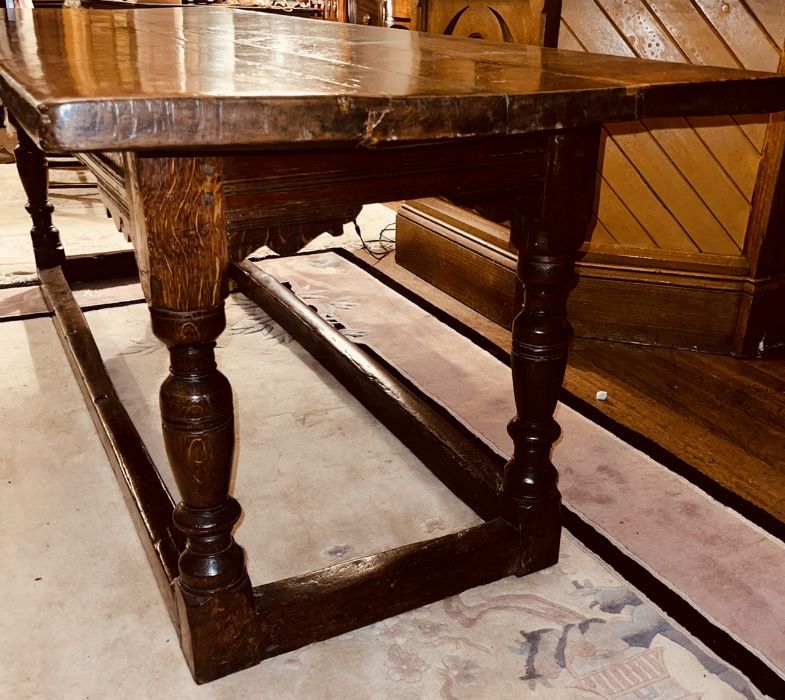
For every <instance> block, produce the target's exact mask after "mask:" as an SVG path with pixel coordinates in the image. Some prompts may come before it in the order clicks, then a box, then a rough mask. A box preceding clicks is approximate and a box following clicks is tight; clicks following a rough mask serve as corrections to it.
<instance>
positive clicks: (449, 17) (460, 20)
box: [420, 0, 546, 44]
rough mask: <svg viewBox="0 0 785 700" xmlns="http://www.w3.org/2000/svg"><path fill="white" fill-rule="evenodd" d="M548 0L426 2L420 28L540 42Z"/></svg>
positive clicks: (452, 0)
mask: <svg viewBox="0 0 785 700" xmlns="http://www.w3.org/2000/svg"><path fill="white" fill-rule="evenodd" d="M545 3H546V0H495V1H494V2H484V1H477V0H438V2H428V3H426V4H425V5H424V13H423V15H424V16H423V24H422V27H420V28H421V29H423V30H424V31H427V32H434V33H437V34H448V35H452V36H466V37H473V38H476V39H489V40H491V41H506V42H510V43H518V44H540V43H542V37H541V25H542V21H541V14H542V11H543V6H544V5H545Z"/></svg>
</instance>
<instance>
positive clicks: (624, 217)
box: [559, 0, 785, 255]
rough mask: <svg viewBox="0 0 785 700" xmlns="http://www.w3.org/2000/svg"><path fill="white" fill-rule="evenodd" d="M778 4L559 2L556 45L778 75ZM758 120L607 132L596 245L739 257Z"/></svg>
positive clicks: (783, 19) (761, 125)
mask: <svg viewBox="0 0 785 700" xmlns="http://www.w3.org/2000/svg"><path fill="white" fill-rule="evenodd" d="M783 43H785V1H783V0H724V1H723V2H718V1H717V0H563V5H562V14H561V31H560V37H559V46H560V47H562V48H571V49H576V50H584V51H591V52H596V53H612V54H618V55H630V56H633V55H635V56H640V57H642V58H651V59H658V60H670V61H680V62H691V63H705V64H713V65H722V66H738V67H745V68H752V69H758V70H777V66H778V64H779V60H780V56H781V53H782V46H783ZM766 123H767V119H766V118H764V117H757V118H756V117H752V118H744V119H741V118H738V119H737V118H734V117H732V116H728V117H720V118H706V119H702V118H701V119H698V118H695V119H693V118H690V119H689V120H687V119H669V120H663V119H658V120H647V121H646V122H643V123H641V122H638V123H635V124H633V125H615V126H613V127H608V128H606V152H605V159H604V163H603V165H602V169H601V175H602V177H601V181H600V188H599V205H598V229H597V231H596V233H595V234H593V235H596V239H595V238H593V240H597V241H598V242H599V241H600V240H602V241H603V242H606V241H608V240H613V241H616V242H617V243H619V244H621V245H625V246H634V247H643V248H661V249H663V250H672V251H683V252H701V253H713V254H724V255H738V254H740V253H741V250H742V249H743V246H744V238H745V233H746V228H747V222H748V219H749V214H750V201H751V199H752V193H753V190H754V187H755V181H756V176H757V171H758V166H759V163H760V154H761V150H762V148H763V143H764V137H765V131H766Z"/></svg>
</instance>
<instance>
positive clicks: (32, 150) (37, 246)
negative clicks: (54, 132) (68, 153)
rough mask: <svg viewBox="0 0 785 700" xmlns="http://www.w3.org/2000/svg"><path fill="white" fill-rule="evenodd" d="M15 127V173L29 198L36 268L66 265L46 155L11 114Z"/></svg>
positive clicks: (28, 207) (31, 234)
mask: <svg viewBox="0 0 785 700" xmlns="http://www.w3.org/2000/svg"><path fill="white" fill-rule="evenodd" d="M8 116H9V121H10V122H11V124H13V125H14V128H15V129H16V135H17V145H16V148H15V149H14V156H15V158H16V169H17V171H18V172H19V179H20V180H21V181H22V187H24V190H25V194H26V195H27V206H26V207H25V209H27V212H28V213H29V214H30V218H31V219H32V220H33V228H32V229H30V236H31V238H32V239H33V252H34V254H35V264H36V266H37V267H38V268H39V269H41V270H46V269H48V268H51V267H57V266H58V265H62V264H63V263H64V262H65V251H64V250H63V244H62V243H61V242H60V232H59V231H58V230H57V229H56V228H55V227H54V225H53V224H52V212H53V211H54V207H53V206H52V203H51V202H50V201H49V168H48V166H47V163H46V154H45V153H44V152H43V151H42V150H41V149H40V148H38V146H36V145H35V143H33V140H32V139H31V138H30V137H29V136H28V135H27V132H26V131H25V130H24V129H22V127H21V126H19V124H18V123H17V121H16V120H15V119H14V117H13V116H12V115H11V114H9V115H8Z"/></svg>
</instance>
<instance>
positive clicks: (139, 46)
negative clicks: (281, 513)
mask: <svg viewBox="0 0 785 700" xmlns="http://www.w3.org/2000/svg"><path fill="white" fill-rule="evenodd" d="M0 19H2V21H3V22H4V25H5V26H4V31H3V32H2V35H3V36H4V40H3V41H2V42H0V99H1V100H2V102H3V103H4V104H5V105H6V106H7V107H8V108H9V109H10V111H11V112H12V113H14V114H15V115H16V116H17V118H18V120H19V121H20V123H21V124H22V126H23V127H24V128H25V129H26V130H27V131H28V132H29V133H30V134H31V135H32V136H34V137H36V138H37V139H39V141H40V144H41V145H42V146H43V147H44V148H45V149H46V150H51V151H77V152H78V151H92V150H106V149H110V150H124V149H151V148H155V149H171V148H198V147H201V148H214V147H229V146H237V145H241V144H242V145H245V146H250V145H261V144H296V143H310V144H313V143H315V142H323V143H329V142H342V143H346V142H349V143H359V144H364V145H368V146H374V145H377V144H380V143H386V142H396V141H412V140H421V139H439V138H447V137H449V138H455V137H469V136H481V135H486V136H487V135H491V134H508V133H518V132H521V133H522V132H529V131H536V130H542V129H553V128H560V127H572V126H582V125H585V124H592V123H597V122H601V121H605V122H610V121H623V120H629V119H633V118H642V117H658V116H668V115H690V114H715V113H717V112H722V111H731V112H739V113H743V112H762V111H778V110H780V109H783V108H785V89H784V88H783V86H784V85H785V78H779V77H774V76H770V75H764V74H757V75H755V74H752V73H741V72H738V71H735V70H733V69H727V68H706V67H702V66H692V65H686V64H680V65H664V64H662V63H659V62H652V63H646V62H643V61H629V60H627V59H625V58H618V57H609V56H599V55H591V56H590V55H586V54H582V53H577V52H564V51H557V50H555V49H540V48H537V47H532V46H520V45H513V44H493V45H491V44H487V43H480V42H476V41H471V40H468V39H461V38H456V37H443V36H435V35H428V34H420V33H413V32H389V31H385V30H384V29H382V28H377V27H363V26H355V25H339V24H335V23H332V22H312V21H308V20H304V19H299V18H294V17H282V16H278V15H267V14H263V13H253V12H245V11H243V10H233V9H229V8H217V7H204V8H161V9H157V10H156V11H155V12H150V11H148V10H143V9H139V10H117V11H113V12H106V11H100V10H79V11H59V10H37V11H35V14H33V12H32V11H23V10H17V11H15V12H14V15H13V21H12V18H11V17H10V16H9V15H8V14H5V13H4V14H2V15H0ZM282 37H283V38H285V40H282ZM41 46H46V47H47V48H46V51H41V50H40V49H39V47H41Z"/></svg>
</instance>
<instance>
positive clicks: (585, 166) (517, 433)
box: [502, 129, 599, 575]
mask: <svg viewBox="0 0 785 700" xmlns="http://www.w3.org/2000/svg"><path fill="white" fill-rule="evenodd" d="M598 144H599V130H598V129H581V130H572V131H566V132H562V133H559V134H557V135H554V136H552V137H551V138H550V143H549V148H548V156H547V170H546V178H545V190H544V191H545V196H544V198H542V199H541V200H540V201H538V202H537V203H536V204H534V205H531V204H530V205H529V206H527V207H526V209H525V210H523V211H521V212H519V213H518V214H517V215H516V216H515V217H513V220H512V241H513V243H514V244H515V245H516V246H517V248H518V277H519V279H520V281H521V283H522V285H523V288H524V300H523V308H522V310H521V312H520V313H519V314H518V316H517V317H516V318H515V321H514V322H513V329H512V376H513V389H514V393H515V405H516V410H517V415H516V416H515V418H514V419H513V420H512V421H511V422H510V424H509V427H508V432H509V433H510V436H511V437H512V438H513V442H514V453H513V457H512V459H511V460H510V461H509V462H508V463H507V465H506V467H505V478H504V487H503V495H502V498H503V508H504V512H505V517H506V518H507V519H508V520H509V521H510V522H513V523H515V524H516V525H517V526H518V527H519V528H520V533H521V558H520V563H519V570H518V574H519V575H523V574H525V573H528V572H531V571H535V570H537V569H541V568H544V567H546V566H550V565H552V564H555V563H556V561H557V559H558V556H559V539H560V534H561V517H560V507H561V496H560V494H559V490H558V486H557V483H558V474H557V472H556V468H555V467H554V466H553V463H552V462H551V458H550V455H551V449H552V447H553V443H554V442H555V441H556V440H557V439H558V437H559V435H560V429H559V426H558V424H557V423H556V421H555V420H554V418H553V412H554V410H555V408H556V402H557V400H558V398H559V392H560V390H561V387H562V383H563V381H564V372H565V369H566V366H567V343H568V337H569V325H568V323H567V318H566V310H565V307H566V301H567V295H568V293H569V291H570V287H571V285H572V284H573V281H574V279H573V278H574V260H575V254H576V253H577V251H578V248H579V247H580V246H581V244H582V243H583V241H584V238H585V235H586V229H587V226H588V223H589V220H590V218H591V216H592V211H593V204H594V190H595V179H596V169H597V154H598Z"/></svg>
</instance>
